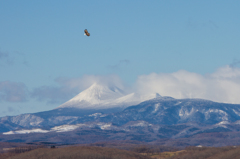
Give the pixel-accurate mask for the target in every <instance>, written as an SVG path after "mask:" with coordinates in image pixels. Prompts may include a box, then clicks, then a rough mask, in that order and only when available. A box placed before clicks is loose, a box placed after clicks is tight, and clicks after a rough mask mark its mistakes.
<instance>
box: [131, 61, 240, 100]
mask: <svg viewBox="0 0 240 159" xmlns="http://www.w3.org/2000/svg"><path fill="white" fill-rule="evenodd" d="M135 87H136V88H137V90H138V91H140V92H145V93H151V92H158V93H159V94H160V95H162V96H171V97H174V98H203V99H209V100H213V101H217V102H226V103H240V98H239V94H240V68H236V67H230V66H228V65H227V66H224V67H221V68H219V69H218V70H217V71H216V72H214V73H212V74H206V75H201V74H197V73H192V72H188V71H185V70H180V71H177V72H174V73H159V74H157V73H151V74H149V75H141V76H139V77H138V79H137V81H136V84H135Z"/></svg>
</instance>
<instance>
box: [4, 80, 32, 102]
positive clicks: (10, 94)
mask: <svg viewBox="0 0 240 159" xmlns="http://www.w3.org/2000/svg"><path fill="white" fill-rule="evenodd" d="M27 95H28V90H27V87H26V86H25V84H23V83H20V82H19V83H18V82H10V81H3V82H0V101H7V102H25V101H26V100H27Z"/></svg>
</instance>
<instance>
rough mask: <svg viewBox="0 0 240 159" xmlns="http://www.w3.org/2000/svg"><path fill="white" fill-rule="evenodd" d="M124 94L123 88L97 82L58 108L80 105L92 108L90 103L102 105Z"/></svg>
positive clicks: (80, 106)
mask: <svg viewBox="0 0 240 159" xmlns="http://www.w3.org/2000/svg"><path fill="white" fill-rule="evenodd" d="M122 96H124V93H123V91H122V90H121V89H119V88H118V87H115V86H104V85H100V84H97V83H94V84H93V85H91V86H90V87H89V88H88V89H86V90H84V91H82V92H81V93H79V94H78V95H76V96H75V97H73V98H72V99H70V100H69V101H67V102H66V103H64V104H62V105H60V106H59V107H58V108H64V107H78V108H91V107H89V106H90V105H91V106H92V105H102V104H104V103H105V104H106V103H109V102H111V101H112V100H114V99H117V98H119V97H122Z"/></svg>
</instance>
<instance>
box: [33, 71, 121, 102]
mask: <svg viewBox="0 0 240 159" xmlns="http://www.w3.org/2000/svg"><path fill="white" fill-rule="evenodd" d="M56 82H57V83H58V85H59V86H58V87H53V86H41V87H38V88H35V89H34V90H33V91H32V92H31V97H32V98H36V99H37V100H39V101H47V102H48V103H50V104H53V103H54V104H61V103H63V102H66V101H67V100H69V99H71V98H72V97H74V96H75V95H77V94H78V93H80V92H81V91H83V90H84V89H86V88H88V87H90V86H91V85H92V84H93V83H99V84H102V85H114V86H118V87H119V88H123V87H124V86H123V84H122V81H121V79H120V78H119V77H118V76H117V75H106V76H101V75H84V76H83V77H81V78H71V79H70V78H63V77H62V78H58V79H56Z"/></svg>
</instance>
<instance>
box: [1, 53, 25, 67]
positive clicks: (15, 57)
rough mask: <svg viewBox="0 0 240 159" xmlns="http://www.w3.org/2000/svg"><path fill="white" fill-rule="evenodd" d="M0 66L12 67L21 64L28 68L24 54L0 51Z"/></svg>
mask: <svg viewBox="0 0 240 159" xmlns="http://www.w3.org/2000/svg"><path fill="white" fill-rule="evenodd" d="M0 64H1V65H3V64H4V65H14V64H23V65H25V66H28V62H27V60H26V57H25V54H24V53H20V52H13V53H8V52H2V51H0Z"/></svg>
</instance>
